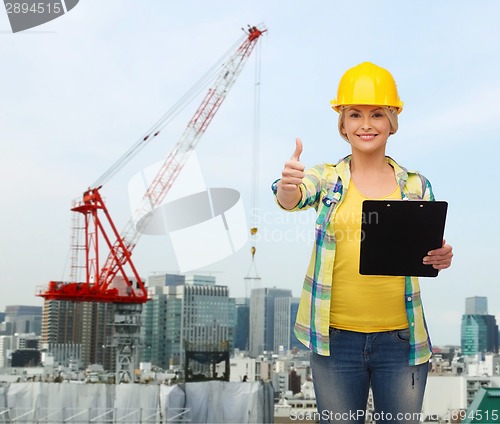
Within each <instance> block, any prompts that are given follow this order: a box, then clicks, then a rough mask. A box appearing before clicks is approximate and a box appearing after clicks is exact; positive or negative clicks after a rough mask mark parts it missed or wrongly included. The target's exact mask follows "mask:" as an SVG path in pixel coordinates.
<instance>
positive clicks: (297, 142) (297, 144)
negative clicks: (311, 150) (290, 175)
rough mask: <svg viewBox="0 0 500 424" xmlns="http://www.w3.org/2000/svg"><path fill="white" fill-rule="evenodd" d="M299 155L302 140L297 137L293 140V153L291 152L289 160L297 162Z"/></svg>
mask: <svg viewBox="0 0 500 424" xmlns="http://www.w3.org/2000/svg"><path fill="white" fill-rule="evenodd" d="M301 154H302V140H301V139H300V138H299V137H297V138H296V139H295V152H293V155H292V157H291V159H292V160H296V161H297V162H299V161H300V155H301Z"/></svg>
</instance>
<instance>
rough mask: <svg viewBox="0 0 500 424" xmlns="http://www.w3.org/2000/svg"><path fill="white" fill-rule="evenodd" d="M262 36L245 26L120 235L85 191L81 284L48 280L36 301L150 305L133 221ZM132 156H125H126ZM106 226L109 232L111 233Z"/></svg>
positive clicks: (178, 163) (163, 187)
mask: <svg viewBox="0 0 500 424" xmlns="http://www.w3.org/2000/svg"><path fill="white" fill-rule="evenodd" d="M266 31H267V30H266V29H265V28H264V27H262V26H259V27H257V26H249V27H248V29H247V30H245V34H246V37H245V39H244V41H243V42H242V43H241V44H240V45H239V46H238V47H237V49H236V50H235V51H234V52H233V54H232V55H231V56H230V57H229V59H228V60H227V61H226V62H225V63H224V64H223V66H222V68H221V70H220V71H219V73H218V77H217V78H216V80H215V83H214V84H213V86H212V87H211V88H210V89H209V90H208V92H207V94H206V95H205V97H204V98H203V100H202V102H201V104H200V106H199V107H198V109H197V110H196V112H195V113H194V115H193V117H192V118H191V119H190V121H189V123H188V125H187V127H186V129H185V130H184V132H183V134H182V135H181V137H180V138H179V140H178V141H177V143H176V144H175V146H174V148H173V149H172V151H171V152H170V153H169V155H168V156H167V158H166V159H165V161H164V163H163V164H162V166H161V167H160V170H159V171H158V173H157V175H156V176H155V178H154V179H153V181H152V182H151V184H150V186H149V187H148V189H147V190H146V192H145V194H144V196H143V199H142V201H141V202H140V204H139V206H138V208H137V209H136V210H135V211H134V213H133V215H132V217H131V218H130V220H129V221H128V223H127V224H126V225H125V227H124V229H123V231H122V232H118V231H117V228H116V226H115V224H114V222H113V220H112V218H111V215H110V214H109V211H108V210H107V207H106V205H105V203H104V201H103V199H102V197H101V195H100V192H99V189H100V188H101V187H97V188H91V189H89V190H87V191H86V192H85V193H84V195H83V198H82V200H80V201H78V202H76V204H75V205H74V207H73V208H72V211H73V212H75V213H76V214H77V215H78V216H80V217H83V220H84V223H83V225H82V224H75V228H79V229H83V231H84V235H83V240H84V245H83V246H82V245H79V244H77V243H75V244H73V248H74V249H76V250H75V252H76V253H75V254H74V255H73V257H74V258H76V257H77V256H78V255H77V253H78V251H84V253H85V266H84V267H83V268H84V269H85V274H86V278H85V281H83V282H76V281H70V282H59V281H51V282H50V283H49V285H48V287H45V288H42V289H39V290H37V296H41V297H43V298H45V299H46V300H68V301H77V302H78V301H82V302H89V301H90V302H113V303H144V302H146V301H147V300H148V298H147V291H146V288H145V286H144V282H143V281H142V279H141V277H140V275H139V273H138V271H137V269H136V268H135V266H134V264H133V262H132V259H131V255H132V251H133V249H134V248H135V246H136V245H137V242H138V240H139V238H140V236H141V233H140V231H138V229H137V228H136V225H135V221H134V216H138V215H140V216H142V217H146V219H142V220H141V225H147V217H148V216H152V214H151V213H150V212H152V211H153V210H154V208H155V207H156V206H158V205H159V204H160V203H161V202H162V201H163V199H164V198H165V196H166V195H167V193H168V191H169V190H170V188H171V187H172V185H173V184H174V182H175V180H176V178H177V176H178V175H179V173H180V171H181V170H182V168H183V166H184V164H185V163H186V161H187V159H188V157H189V155H190V153H191V152H192V151H193V150H194V149H195V148H196V145H197V143H198V142H199V140H200V138H201V137H202V135H203V134H204V132H205V131H206V129H207V127H208V126H209V125H210V123H211V122H212V120H213V118H214V116H215V114H216V113H217V111H218V110H219V108H220V106H221V104H222V103H223V101H224V99H225V98H226V96H227V94H228V93H229V91H230V89H231V88H232V86H233V84H234V83H235V81H236V79H237V78H238V76H239V74H240V72H241V71H242V69H243V67H244V65H245V63H246V61H247V59H248V58H249V56H250V55H251V53H252V51H253V48H254V47H255V44H256V42H257V40H258V39H259V38H260V36H261V35H262V34H263V33H264V32H266ZM153 131H154V136H157V135H158V134H159V129H156V128H155V129H153ZM150 134H151V133H150ZM149 138H150V137H149V135H148V136H145V137H144V138H143V140H141V142H146V141H147V140H148V139H149ZM132 153H133V152H132V151H129V152H127V153H126V155H125V156H129V155H131V154H132ZM105 175H106V174H105ZM106 227H108V228H111V231H110V232H109V233H108V231H106V229H105V228H106ZM75 238H76V236H75ZM113 240H114V241H113ZM101 241H103V243H104V246H105V247H107V248H108V249H109V254H108V256H107V258H106V260H105V261H104V264H103V266H102V268H101V267H100V261H99V252H100V248H101V245H100V244H101ZM73 267H74V269H75V270H76V269H78V268H79V266H78V265H73ZM130 274H132V275H130Z"/></svg>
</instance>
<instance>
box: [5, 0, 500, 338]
mask: <svg viewBox="0 0 500 424" xmlns="http://www.w3.org/2000/svg"><path fill="white" fill-rule="evenodd" d="M498 16H500V1H498V0H476V1H472V0H471V1H463V0H449V1H445V0H442V1H438V2H436V1H428V0H423V1H420V2H402V1H396V0H395V1H389V0H380V1H377V2H373V1H365V0H359V1H356V2H346V1H337V0H329V1H326V0H325V1H319V0H313V1H310V2H305V1H294V0H287V1H281V0H276V1H268V0H262V1H260V0H258V1H246V2H234V1H228V0H213V1H210V2H204V1H194V0H182V1H181V0H169V1H168V2H167V1H160V0H148V1H139V0H105V1H103V0H81V1H80V2H79V3H78V5H77V6H76V7H75V8H74V9H73V10H71V11H70V12H68V13H67V14H65V15H64V16H62V17H60V18H58V19H55V20H53V21H51V22H48V23H46V24H44V25H42V26H39V27H35V28H32V29H30V30H26V31H23V32H19V33H15V34H13V33H12V31H11V29H10V26H9V21H8V18H7V14H6V13H4V12H1V11H0V58H1V67H0V77H1V79H0V81H1V82H0V84H1V87H2V89H1V95H0V112H1V119H0V152H1V153H0V181H1V184H2V190H1V193H2V196H1V200H0V202H1V203H0V205H1V209H0V216H1V218H2V219H1V220H0V229H1V234H2V239H1V243H0V271H1V274H0V275H1V288H0V290H1V291H0V310H4V308H5V306H6V305H15V304H24V305H40V306H41V305H42V299H41V298H39V297H36V296H35V291H36V288H37V286H41V285H44V284H47V282H48V281H50V280H65V279H67V278H68V261H69V252H70V248H69V242H70V234H71V231H70V230H71V212H70V210H69V209H70V207H71V202H72V200H73V199H75V198H78V197H80V196H81V194H82V193H83V191H84V190H85V189H86V188H88V187H89V186H90V185H91V184H92V183H93V182H94V181H96V180H97V178H98V177H100V176H101V175H102V174H103V173H104V172H105V171H106V170H107V169H108V168H109V167H110V166H111V165H112V164H113V163H114V162H115V160H116V159H117V158H118V157H120V156H121V155H122V154H123V153H124V152H125V151H126V150H127V149H128V148H129V147H130V146H132V145H133V144H134V143H135V141H136V140H137V139H138V138H140V137H141V136H142V135H143V134H144V133H145V132H146V131H147V130H148V129H149V128H150V127H151V125H152V124H153V123H155V122H156V121H157V120H158V118H160V117H161V116H162V115H163V114H164V113H165V112H166V111H167V110H169V109H170V107H171V106H172V105H173V104H174V103H175V102H176V101H177V100H178V99H179V98H181V97H182V96H183V95H184V94H185V93H186V92H187V91H188V90H189V89H190V88H191V86H192V85H193V84H194V83H195V82H196V81H198V79H199V78H200V77H201V76H202V75H203V74H204V73H205V72H206V71H207V70H208V69H209V68H210V67H211V66H212V64H214V63H215V62H216V61H217V60H218V59H219V58H220V57H221V56H222V55H223V54H224V53H225V52H226V51H227V50H228V49H230V48H231V46H233V45H234V43H235V42H236V41H237V40H238V39H239V38H240V37H241V36H242V34H243V33H242V30H241V28H242V27H246V26H247V24H251V25H256V24H261V25H264V26H265V27H266V28H267V32H266V33H265V35H264V36H263V37H262V38H261V41H260V46H259V48H258V49H256V51H255V52H254V54H253V55H252V57H250V59H249V61H248V63H247V65H246V67H245V69H243V71H242V73H241V75H240V77H239V78H238V80H237V81H236V84H235V85H234V87H233V88H232V90H231V91H230V93H229V94H228V97H227V99H226V100H225V102H224V104H223V105H222V107H221V108H220V110H219V111H218V113H217V115H216V116H215V118H214V120H213V122H212V123H211V125H210V127H209V128H208V130H207V131H206V133H205V134H204V136H203V137H202V139H201V141H200V143H199V145H198V146H197V148H196V154H197V157H198V160H199V163H200V166H201V168H202V172H203V176H204V178H205V181H206V184H207V186H209V187H225V188H232V189H235V190H237V191H238V192H239V193H240V194H241V199H242V202H243V205H244V210H245V213H246V215H247V220H248V224H249V226H250V225H251V224H254V225H256V226H257V227H258V236H257V237H256V238H255V240H254V241H255V247H256V248H257V251H256V255H255V262H254V265H255V268H256V270H257V272H255V269H254V268H252V260H251V254H250V247H251V245H252V244H251V241H250V240H249V241H248V242H247V243H246V244H245V245H244V246H243V247H242V248H241V249H239V250H238V251H237V252H235V253H234V254H232V255H230V256H229V257H227V258H225V259H222V260H219V261H217V262H215V263H213V264H210V265H208V266H205V267H203V268H200V269H198V270H196V271H195V272H196V273H197V274H210V275H214V276H216V279H217V283H218V284H223V285H227V286H229V289H230V294H231V296H234V297H241V296H245V295H246V294H248V293H249V291H250V290H251V289H252V288H254V287H278V288H289V289H291V290H292V293H293V295H294V296H295V297H298V296H299V295H300V290H301V287H302V282H303V277H304V274H305V271H306V267H307V264H308V262H309V257H310V252H311V245H312V242H313V222H314V214H313V212H312V211H308V212H301V213H286V212H282V211H281V210H279V209H278V207H277V206H276V205H275V203H274V199H273V196H272V193H271V190H270V185H271V183H272V182H273V181H274V180H275V179H276V178H278V177H279V176H280V174H281V169H282V167H283V164H284V162H285V161H286V160H287V159H288V158H289V157H290V156H291V154H292V153H293V151H294V147H295V137H297V136H299V137H301V138H302V141H303V145H304V151H303V154H302V156H301V161H302V162H303V163H304V164H305V165H306V166H313V165H315V164H317V163H321V162H336V161H337V160H338V159H340V158H342V157H344V156H345V155H347V154H348V153H349V146H348V144H347V143H346V142H345V141H343V140H342V139H341V138H340V136H339V134H338V132H337V115H336V113H335V112H334V111H332V109H331V108H330V106H329V101H330V100H331V99H333V98H334V97H335V93H336V89H337V84H338V81H339V79H340V77H341V75H342V74H343V73H344V71H345V70H347V69H348V68H350V67H352V66H355V65H356V64H358V63H361V62H364V61H371V62H374V63H376V64H378V65H380V66H383V67H385V68H387V69H389V70H390V71H391V73H392V74H393V76H394V77H395V79H396V81H397V84H398V89H399V94H400V97H401V99H402V100H403V101H404V110H403V112H402V113H401V115H400V117H399V118H400V128H399V131H398V133H397V134H396V135H394V136H393V137H391V138H390V139H389V142H388V147H387V153H388V154H389V155H390V156H391V157H393V158H394V159H396V160H397V161H398V162H399V163H400V164H402V165H403V166H405V167H407V168H408V169H412V170H418V171H420V172H421V173H423V174H424V175H425V176H426V177H427V178H428V179H429V180H430V181H431V183H432V186H433V189H434V192H435V195H436V198H437V199H438V200H446V201H448V203H449V209H448V220H447V224H446V240H447V242H448V243H450V244H451V245H452V246H453V249H454V255H455V256H454V259H453V265H452V267H451V268H450V269H448V270H445V271H443V272H441V273H440V275H439V276H438V277H437V278H423V279H421V289H422V298H423V302H424V308H425V311H426V316H427V321H428V326H429V329H430V333H431V337H432V340H433V342H434V344H437V345H445V344H460V320H461V315H462V314H463V313H464V310H465V298H466V297H471V296H487V297H488V308H489V313H490V314H493V315H496V317H497V320H499V321H500V296H499V294H500V293H499V292H500V290H499V288H498V277H497V270H496V265H495V263H497V261H498V260H499V258H500V246H499V245H498V242H497V240H498V237H499V235H500V234H499V233H500V227H499V223H498V218H497V216H498V210H499V206H500V204H499V197H498V195H497V194H496V181H495V176H496V174H497V171H496V170H497V169H498V157H499V153H500V148H499V141H498V137H497V136H496V135H495V131H496V128H495V125H496V123H497V122H498V120H499V119H498V118H499V117H500V116H499V115H500V112H499V111H498V105H497V102H496V100H497V99H498V98H500V78H499V75H500V59H499V57H498V54H497V52H498V51H500V26H499V25H498ZM257 50H258V52H259V53H258V54H257ZM257 57H260V68H261V72H260V80H259V81H258V83H259V87H260V108H259V114H258V116H259V126H258V127H259V131H258V132H256V131H255V114H254V109H255V107H254V106H255V95H254V93H255V86H256V77H255V75H256V66H257V63H259V62H257V60H256V58H257ZM201 98H202V97H199V98H198V99H197V100H195V101H193V103H192V104H190V105H189V106H188V107H186V109H185V110H184V111H183V112H182V113H181V114H179V115H178V116H177V117H176V119H175V120H174V121H173V122H172V123H171V124H170V125H169V126H168V127H167V128H165V129H164V130H163V131H162V133H161V135H160V136H158V137H157V139H156V140H155V142H154V143H152V144H151V145H150V146H148V147H147V148H146V149H144V151H142V152H141V153H140V155H138V157H136V158H135V159H134V160H133V161H131V162H130V163H128V164H127V166H126V167H125V168H124V169H122V170H121V171H120V172H118V173H117V174H116V175H115V176H114V178H113V179H112V180H111V181H109V182H108V183H106V185H105V186H104V187H103V188H102V190H101V193H102V194H103V195H104V197H105V199H106V203H107V205H108V208H109V210H110V213H111V215H112V217H113V219H114V221H115V222H116V224H117V226H118V227H119V228H121V227H123V226H124V225H125V223H126V222H127V220H128V218H129V216H130V209H129V206H128V182H129V180H130V179H131V178H132V177H133V176H134V175H135V174H137V173H138V172H139V171H141V170H142V169H144V168H145V167H147V166H149V165H151V164H152V163H155V162H157V161H159V160H161V159H162V158H163V157H164V156H166V155H167V154H168V152H169V151H170V149H171V148H172V147H173V145H174V144H175V142H176V141H177V140H178V139H179V137H180V135H181V134H182V131H183V130H184V128H185V127H186V125H187V122H188V120H189V118H190V116H191V115H192V114H193V113H194V111H195V110H196V108H197V106H198V104H197V102H198V103H199V102H201ZM255 140H258V143H256V142H255ZM256 144H257V145H258V149H254V146H255V145H256ZM254 158H256V159H257V163H258V173H257V175H255V174H253V173H252V161H253V159H254ZM253 181H256V182H255V183H253ZM254 192H255V193H256V195H257V197H256V198H257V201H254V200H253V198H252V193H254ZM169 243H170V241H169V239H168V238H166V237H159V236H143V237H142V238H141V239H140V241H139V244H138V245H137V247H136V248H135V250H134V262H135V264H136V266H137V268H138V269H139V272H140V273H141V275H143V276H144V277H145V278H147V276H149V275H151V274H153V273H161V272H177V271H178V269H179V265H178V263H177V261H176V258H175V255H174V254H173V250H172V246H171V245H170V244H169ZM207 254H208V253H207ZM256 274H258V275H259V277H260V280H255V279H250V280H249V279H245V277H248V276H255V275H256Z"/></svg>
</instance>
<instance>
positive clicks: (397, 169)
mask: <svg viewBox="0 0 500 424" xmlns="http://www.w3.org/2000/svg"><path fill="white" fill-rule="evenodd" d="M385 158H386V160H387V163H388V164H389V165H391V166H392V168H393V169H394V173H395V175H396V180H397V182H398V184H399V187H400V188H401V191H403V187H404V186H405V184H406V181H407V180H408V170H407V169H406V168H404V167H403V166H401V165H399V164H398V163H397V162H396V161H395V160H394V159H392V158H391V157H390V156H386V157H385ZM351 159H352V155H348V156H346V157H345V158H343V159H341V160H340V161H338V162H337V163H336V164H335V165H333V166H334V167H335V170H336V171H337V174H338V175H339V177H340V179H341V180H342V183H343V185H344V186H346V187H347V185H348V184H349V180H350V179H351V168H350V163H351ZM330 166H332V165H330Z"/></svg>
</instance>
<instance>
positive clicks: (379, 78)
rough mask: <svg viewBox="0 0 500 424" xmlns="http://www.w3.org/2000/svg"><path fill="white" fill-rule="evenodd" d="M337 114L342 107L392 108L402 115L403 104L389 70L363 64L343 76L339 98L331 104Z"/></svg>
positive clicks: (338, 92)
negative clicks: (370, 106) (372, 106)
mask: <svg viewBox="0 0 500 424" xmlns="http://www.w3.org/2000/svg"><path fill="white" fill-rule="evenodd" d="M330 104H331V105H332V108H333V109H335V110H336V111H337V112H339V111H340V109H341V107H342V106H349V105H375V106H392V107H395V108H396V109H397V112H398V113H400V112H401V111H402V110H403V102H402V101H401V100H400V98H399V96H398V89H397V87H396V81H394V78H393V77H392V75H391V74H390V72H389V71H388V70H387V69H384V68H381V67H380V66H377V65H375V64H374V63H371V62H363V63H360V64H359V65H357V66H355V67H354V68H351V69H348V70H347V71H346V73H345V74H344V75H343V76H342V78H341V80H340V83H339V88H338V90H337V97H336V98H335V99H334V100H332V101H331V102H330Z"/></svg>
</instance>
